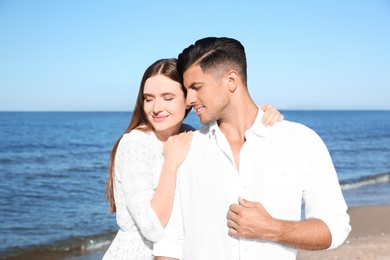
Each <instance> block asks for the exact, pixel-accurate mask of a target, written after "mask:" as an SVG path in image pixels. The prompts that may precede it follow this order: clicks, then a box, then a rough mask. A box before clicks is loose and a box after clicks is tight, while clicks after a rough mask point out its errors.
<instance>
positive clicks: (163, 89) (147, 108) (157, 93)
mask: <svg viewBox="0 0 390 260" xmlns="http://www.w3.org/2000/svg"><path fill="white" fill-rule="evenodd" d="M143 95H144V112H145V114H146V117H147V119H148V122H149V123H150V124H151V125H152V126H153V128H154V131H155V133H156V135H157V136H158V138H159V139H160V140H161V141H166V140H167V139H168V137H170V136H172V135H175V134H178V132H179V129H180V125H181V122H182V120H183V119H184V115H185V110H186V100H185V97H184V92H183V90H182V86H181V85H180V83H178V82H176V81H173V80H171V79H170V78H168V77H166V76H163V75H155V76H153V77H150V78H148V79H147V80H146V82H145V86H144V93H143Z"/></svg>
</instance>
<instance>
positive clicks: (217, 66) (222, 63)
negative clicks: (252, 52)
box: [177, 37, 247, 85]
mask: <svg viewBox="0 0 390 260" xmlns="http://www.w3.org/2000/svg"><path fill="white" fill-rule="evenodd" d="M192 65H200V67H201V69H202V71H203V72H204V73H207V74H210V75H212V76H213V77H214V78H215V79H216V80H220V79H221V77H222V75H223V74H224V73H226V72H227V71H229V70H231V69H234V70H236V71H237V72H238V73H239V75H240V77H241V80H242V82H243V83H244V84H245V85H246V84H247V73H246V66H247V65H246V56H245V49H244V46H243V45H242V44H241V43H240V42H239V41H237V40H235V39H231V38H226V37H221V38H218V37H207V38H203V39H200V40H198V41H196V42H195V44H192V45H190V46H189V47H187V48H186V49H184V50H183V52H182V53H180V54H179V57H178V62H177V68H178V71H179V73H180V74H182V75H183V74H184V72H186V70H187V69H188V68H189V67H191V66H192Z"/></svg>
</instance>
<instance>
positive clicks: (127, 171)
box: [103, 130, 164, 260]
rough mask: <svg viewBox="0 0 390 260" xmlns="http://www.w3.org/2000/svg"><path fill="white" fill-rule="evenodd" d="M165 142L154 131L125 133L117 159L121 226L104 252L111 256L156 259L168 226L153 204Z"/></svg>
mask: <svg viewBox="0 0 390 260" xmlns="http://www.w3.org/2000/svg"><path fill="white" fill-rule="evenodd" d="M162 147H163V146H162V143H161V142H160V141H159V140H158V139H157V138H156V136H155V134H154V133H153V132H146V133H145V132H142V131H138V130H133V131H131V132H130V133H128V134H125V135H123V137H122V139H121V141H120V143H119V145H118V149H117V153H116V159H115V181H114V196H115V204H116V210H117V212H116V220H117V223H118V226H119V227H120V230H119V231H118V233H117V235H116V237H115V239H114V240H113V242H112V244H111V246H110V247H109V249H108V250H107V252H106V254H105V255H104V257H103V259H104V260H111V259H153V256H152V250H153V242H156V241H159V240H160V239H161V237H162V236H163V235H164V228H163V227H162V225H161V223H160V221H159V220H158V218H157V216H156V215H155V213H154V211H153V210H152V208H151V206H150V201H151V199H152V197H153V194H154V192H155V189H156V187H157V184H158V179H159V177H160V173H161V167H162V163H163V160H164V158H163V150H162Z"/></svg>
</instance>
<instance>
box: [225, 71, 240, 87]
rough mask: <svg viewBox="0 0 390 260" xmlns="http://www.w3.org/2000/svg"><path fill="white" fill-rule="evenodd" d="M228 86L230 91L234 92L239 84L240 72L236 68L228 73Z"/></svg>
mask: <svg viewBox="0 0 390 260" xmlns="http://www.w3.org/2000/svg"><path fill="white" fill-rule="evenodd" d="M226 80H227V87H228V89H229V91H230V92H234V91H236V89H237V86H238V73H237V71H235V70H230V71H228V72H227V73H226Z"/></svg>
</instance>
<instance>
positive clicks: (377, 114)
mask: <svg viewBox="0 0 390 260" xmlns="http://www.w3.org/2000/svg"><path fill="white" fill-rule="evenodd" d="M281 112H282V114H283V115H284V116H285V119H286V120H290V121H295V122H299V123H302V124H304V125H306V126H308V127H310V128H312V129H313V130H315V131H316V132H317V133H318V134H319V135H320V136H321V138H322V139H323V140H324V142H325V144H326V145H327V147H328V149H329V151H330V154H331V157H332V160H333V162H334V165H335V167H336V170H337V173H338V177H339V181H340V185H341V188H342V191H343V194H344V197H345V199H346V201H347V204H348V206H349V207H354V206H365V205H379V204H390V111H333V110H332V111H293V110H286V111H281ZM130 117H131V112H0V177H1V179H0V259H15V260H16V259H67V260H93V259H101V258H102V256H103V254H104V252H105V250H106V249H107V247H108V246H109V245H110V243H111V241H112V239H113V237H114V236H115V233H116V232H117V230H118V227H117V225H116V222H115V215H112V214H110V213H109V210H108V203H107V201H106V200H105V187H106V180H107V166H108V160H109V154H110V151H111V148H112V145H113V144H114V142H115V141H116V140H117V138H118V137H119V136H120V135H121V134H122V133H123V131H124V130H125V129H126V127H127V125H128V122H129V120H130ZM185 121H186V123H188V124H191V125H192V126H194V127H195V128H199V127H200V126H201V125H200V123H199V120H198V118H197V116H196V115H195V114H194V113H190V114H189V116H188V117H187V118H186V120H185Z"/></svg>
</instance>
